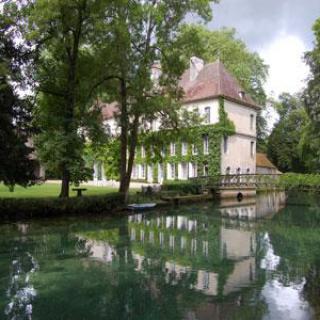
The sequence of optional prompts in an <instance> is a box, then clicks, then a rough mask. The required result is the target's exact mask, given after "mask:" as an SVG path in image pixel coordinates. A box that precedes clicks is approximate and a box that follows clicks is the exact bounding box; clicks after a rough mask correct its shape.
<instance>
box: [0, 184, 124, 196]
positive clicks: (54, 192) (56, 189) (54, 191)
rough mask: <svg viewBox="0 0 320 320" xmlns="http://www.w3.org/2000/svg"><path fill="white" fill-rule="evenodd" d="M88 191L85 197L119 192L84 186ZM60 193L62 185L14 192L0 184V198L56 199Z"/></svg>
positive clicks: (73, 194) (72, 193) (112, 189)
mask: <svg viewBox="0 0 320 320" xmlns="http://www.w3.org/2000/svg"><path fill="white" fill-rule="evenodd" d="M83 187H84V188H86V189H87V191H85V192H83V195H84V196H94V195H104V194H107V193H111V192H117V191H118V189H117V188H111V187H95V186H83ZM72 188H73V187H71V188H70V196H71V197H74V196H76V192H74V191H72ZM59 193H60V184H55V183H44V184H41V185H35V186H32V187H29V188H23V187H20V186H16V187H15V188H14V191H13V192H10V191H9V189H8V188H7V187H6V186H5V185H3V184H0V198H55V197H58V195H59Z"/></svg>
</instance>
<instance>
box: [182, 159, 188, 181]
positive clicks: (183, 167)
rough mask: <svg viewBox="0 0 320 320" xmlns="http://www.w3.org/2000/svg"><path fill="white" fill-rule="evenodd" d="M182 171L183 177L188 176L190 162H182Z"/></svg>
mask: <svg viewBox="0 0 320 320" xmlns="http://www.w3.org/2000/svg"><path fill="white" fill-rule="evenodd" d="M181 171H182V172H181V173H182V179H187V178H188V164H187V163H185V162H183V163H181Z"/></svg>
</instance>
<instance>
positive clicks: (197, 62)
mask: <svg viewBox="0 0 320 320" xmlns="http://www.w3.org/2000/svg"><path fill="white" fill-rule="evenodd" d="M203 67H204V61H203V60H202V59H200V58H198V57H191V58H190V80H191V81H193V80H195V79H197V77H198V74H199V73H200V71H201V70H202V69H203Z"/></svg>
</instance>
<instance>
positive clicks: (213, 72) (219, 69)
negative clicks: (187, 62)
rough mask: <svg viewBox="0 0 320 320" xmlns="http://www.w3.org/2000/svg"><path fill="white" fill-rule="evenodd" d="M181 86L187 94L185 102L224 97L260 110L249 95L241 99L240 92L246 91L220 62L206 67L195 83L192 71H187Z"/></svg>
mask: <svg viewBox="0 0 320 320" xmlns="http://www.w3.org/2000/svg"><path fill="white" fill-rule="evenodd" d="M180 86H181V88H182V89H183V90H184V92H185V96H184V99H183V101H184V102H193V101H199V100H205V99H209V98H217V97H224V98H226V99H228V100H231V101H235V102H237V103H240V104H242V105H246V106H249V107H253V108H259V106H258V105H257V104H256V103H255V102H254V101H253V99H252V98H251V97H250V96H249V95H248V94H244V96H243V97H240V92H244V90H243V89H242V88H241V86H240V84H239V83H238V81H237V80H236V79H235V78H234V77H233V76H232V75H231V74H230V73H229V72H228V71H227V70H226V68H225V67H224V65H223V63H222V62H220V61H217V62H214V63H209V64H206V65H204V66H203V69H202V70H201V71H200V72H199V74H198V76H197V77H196V79H195V80H193V81H192V80H190V69H187V70H186V71H185V72H184V74H183V75H182V77H181V80H180Z"/></svg>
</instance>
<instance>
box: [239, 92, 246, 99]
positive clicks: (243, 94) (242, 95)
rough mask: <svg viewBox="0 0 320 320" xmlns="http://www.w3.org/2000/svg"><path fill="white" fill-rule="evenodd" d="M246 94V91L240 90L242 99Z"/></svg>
mask: <svg viewBox="0 0 320 320" xmlns="http://www.w3.org/2000/svg"><path fill="white" fill-rule="evenodd" d="M245 96H246V93H245V92H244V91H239V97H240V99H244V97H245Z"/></svg>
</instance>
